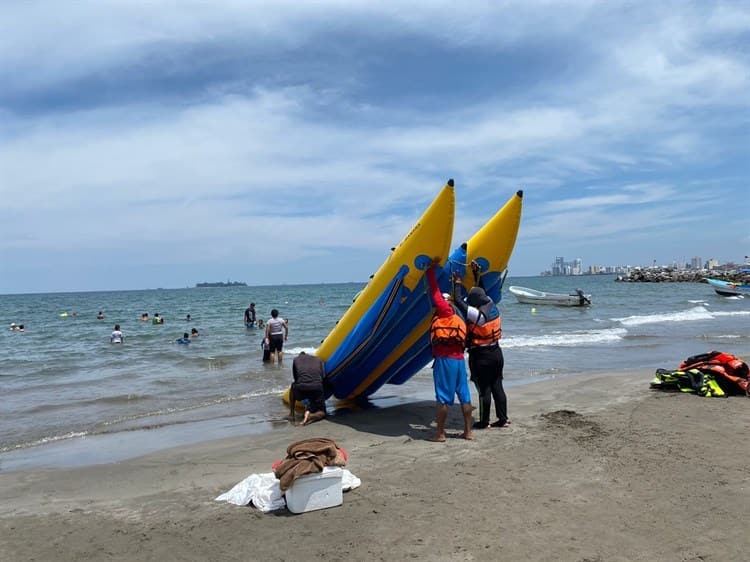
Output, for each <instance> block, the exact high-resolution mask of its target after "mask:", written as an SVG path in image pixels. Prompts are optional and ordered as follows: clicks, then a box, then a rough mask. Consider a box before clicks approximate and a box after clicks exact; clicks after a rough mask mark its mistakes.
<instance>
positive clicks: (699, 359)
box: [680, 351, 750, 396]
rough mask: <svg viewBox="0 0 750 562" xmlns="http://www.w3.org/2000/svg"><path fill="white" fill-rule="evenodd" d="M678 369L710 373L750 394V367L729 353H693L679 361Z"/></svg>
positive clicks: (720, 380)
mask: <svg viewBox="0 0 750 562" xmlns="http://www.w3.org/2000/svg"><path fill="white" fill-rule="evenodd" d="M680 369H681V370H685V369H698V370H699V371H702V372H709V373H712V374H714V375H715V376H717V380H718V381H719V383H720V384H721V382H722V381H725V382H728V383H730V384H732V385H733V386H734V387H735V388H739V390H741V391H743V392H745V393H746V394H747V395H748V396H750V368H748V365H747V363H745V362H744V361H743V360H742V359H740V358H739V357H737V356H735V355H732V354H731V353H722V352H720V351H710V352H708V353H702V354H700V355H694V356H692V357H688V358H687V359H685V361H683V362H682V363H680Z"/></svg>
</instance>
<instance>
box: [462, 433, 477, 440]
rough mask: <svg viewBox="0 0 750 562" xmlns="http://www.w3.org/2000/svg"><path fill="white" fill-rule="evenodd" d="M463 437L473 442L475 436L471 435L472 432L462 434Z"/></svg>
mask: <svg viewBox="0 0 750 562" xmlns="http://www.w3.org/2000/svg"><path fill="white" fill-rule="evenodd" d="M461 437H463V438H464V439H466V440H467V441H473V440H474V436H473V435H472V434H471V432H469V433H462V434H461Z"/></svg>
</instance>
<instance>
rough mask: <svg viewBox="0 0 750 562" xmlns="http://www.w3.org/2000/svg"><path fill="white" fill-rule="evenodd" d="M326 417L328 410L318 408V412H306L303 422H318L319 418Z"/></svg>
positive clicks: (305, 423)
mask: <svg viewBox="0 0 750 562" xmlns="http://www.w3.org/2000/svg"><path fill="white" fill-rule="evenodd" d="M324 417H326V411H325V410H318V411H317V412H310V411H307V412H305V419H304V420H303V422H302V425H307V424H309V423H313V422H316V421H318V420H322V419H323V418H324Z"/></svg>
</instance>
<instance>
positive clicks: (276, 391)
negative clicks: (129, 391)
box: [0, 386, 288, 453]
mask: <svg viewBox="0 0 750 562" xmlns="http://www.w3.org/2000/svg"><path fill="white" fill-rule="evenodd" d="M287 388H288V386H283V387H275V388H271V389H265V390H262V391H257V392H247V393H243V394H236V395H230V396H221V397H219V398H215V399H212V400H205V401H203V402H200V403H198V404H193V405H190V406H185V407H175V408H163V409H161V410H155V411H151V412H144V413H140V414H133V415H131V416H123V417H120V418H115V419H112V420H107V421H104V422H101V423H100V424H97V425H98V427H97V428H94V429H90V430H88V431H71V432H69V433H65V434H62V435H53V436H49V437H42V438H39V439H35V440H33V441H26V442H23V443H16V444H13V445H7V446H0V453H7V452H9V451H15V450H19V449H27V448H30V447H37V446H40V445H46V444H49V443H53V442H56V441H63V440H66V439H75V438H77V437H87V436H88V437H93V436H96V435H110V434H115V433H120V432H126V431H140V430H150V429H159V428H162V427H168V426H172V425H180V424H188V423H194V422H200V421H207V420H211V419H216V418H217V417H222V416H216V415H209V416H208V417H205V418H199V419H196V418H191V419H186V420H179V419H170V418H167V419H164V420H161V421H156V422H154V423H146V424H143V425H133V426H130V427H119V428H116V429H115V428H113V427H112V426H115V425H118V424H126V423H128V422H135V421H138V420H145V419H148V418H153V417H158V416H172V415H175V414H181V413H184V412H189V411H192V410H200V409H202V408H208V407H211V406H216V405H221V404H227V403H230V402H239V401H242V400H247V399H249V398H259V397H264V396H280V395H281V393H283V392H284V391H285V390H286V389H287ZM90 402H97V401H96V400H92V401H90ZM55 407H56V406H40V409H47V408H49V409H53V408H55ZM61 407H65V406H61ZM266 421H267V420H266Z"/></svg>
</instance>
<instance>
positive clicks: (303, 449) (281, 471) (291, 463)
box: [274, 437, 346, 492]
mask: <svg viewBox="0 0 750 562" xmlns="http://www.w3.org/2000/svg"><path fill="white" fill-rule="evenodd" d="M344 465H346V460H344V456H343V455H342V454H341V451H340V449H339V446H338V445H337V444H336V442H335V441H334V440H333V439H328V438H326V437H313V438H312V439H303V440H302V441H297V442H295V443H292V444H291V445H289V447H287V449H286V458H285V459H284V460H283V461H281V463H280V464H279V466H277V467H276V469H275V470H274V474H276V478H278V479H279V480H280V484H279V487H280V488H281V491H282V492H283V491H285V490H288V489H289V487H290V486H291V485H292V483H293V482H294V480H295V479H297V478H299V477H300V476H304V475H305V474H314V473H316V472H323V468H324V467H326V466H344Z"/></svg>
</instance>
